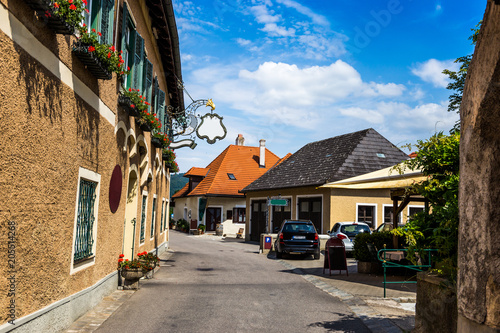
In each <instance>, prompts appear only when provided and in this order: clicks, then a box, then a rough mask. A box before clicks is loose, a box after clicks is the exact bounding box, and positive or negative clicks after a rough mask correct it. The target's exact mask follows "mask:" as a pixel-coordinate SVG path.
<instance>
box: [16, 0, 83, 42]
mask: <svg viewBox="0 0 500 333" xmlns="http://www.w3.org/2000/svg"><path fill="white" fill-rule="evenodd" d="M25 1H26V4H27V5H28V6H30V7H31V9H33V10H35V11H36V12H38V13H39V15H40V16H42V17H44V21H45V23H47V26H48V27H49V28H50V29H52V30H53V31H54V32H55V33H56V34H61V35H72V34H74V33H75V27H74V26H72V25H70V24H68V23H66V21H64V20H63V19H62V18H60V17H59V15H57V14H55V13H54V11H53V10H52V8H51V7H50V1H48V0H25Z"/></svg>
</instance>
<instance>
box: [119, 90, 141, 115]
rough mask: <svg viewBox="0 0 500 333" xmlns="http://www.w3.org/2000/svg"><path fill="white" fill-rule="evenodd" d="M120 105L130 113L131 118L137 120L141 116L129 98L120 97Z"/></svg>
mask: <svg viewBox="0 0 500 333" xmlns="http://www.w3.org/2000/svg"><path fill="white" fill-rule="evenodd" d="M118 105H120V106H121V107H123V109H125V111H127V112H128V115H129V116H131V117H136V118H138V117H139V116H140V115H139V111H138V110H137V109H136V108H135V107H132V101H131V100H130V98H128V97H127V96H123V95H120V96H118Z"/></svg>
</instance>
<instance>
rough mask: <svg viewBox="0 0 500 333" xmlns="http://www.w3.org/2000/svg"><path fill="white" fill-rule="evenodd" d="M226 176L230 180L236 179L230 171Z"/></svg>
mask: <svg viewBox="0 0 500 333" xmlns="http://www.w3.org/2000/svg"><path fill="white" fill-rule="evenodd" d="M227 176H228V177H229V179H231V180H236V177H235V176H234V174H232V173H228V174H227Z"/></svg>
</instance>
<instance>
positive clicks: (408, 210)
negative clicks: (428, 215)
mask: <svg viewBox="0 0 500 333" xmlns="http://www.w3.org/2000/svg"><path fill="white" fill-rule="evenodd" d="M410 208H422V209H423V210H425V205H408V206H407V210H406V221H405V223H407V222H408V219H409V218H410Z"/></svg>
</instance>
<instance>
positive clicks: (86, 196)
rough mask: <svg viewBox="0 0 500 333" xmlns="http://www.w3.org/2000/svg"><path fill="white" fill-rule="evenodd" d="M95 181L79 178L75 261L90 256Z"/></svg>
mask: <svg viewBox="0 0 500 333" xmlns="http://www.w3.org/2000/svg"><path fill="white" fill-rule="evenodd" d="M96 188H97V183H94V182H91V181H88V180H85V179H81V180H80V193H79V197H78V216H77V221H76V237H75V254H74V256H73V260H74V261H75V262H77V261H82V260H84V259H86V258H90V257H92V255H93V251H92V249H93V246H94V222H95V215H94V203H95V198H96V193H95V192H96Z"/></svg>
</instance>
